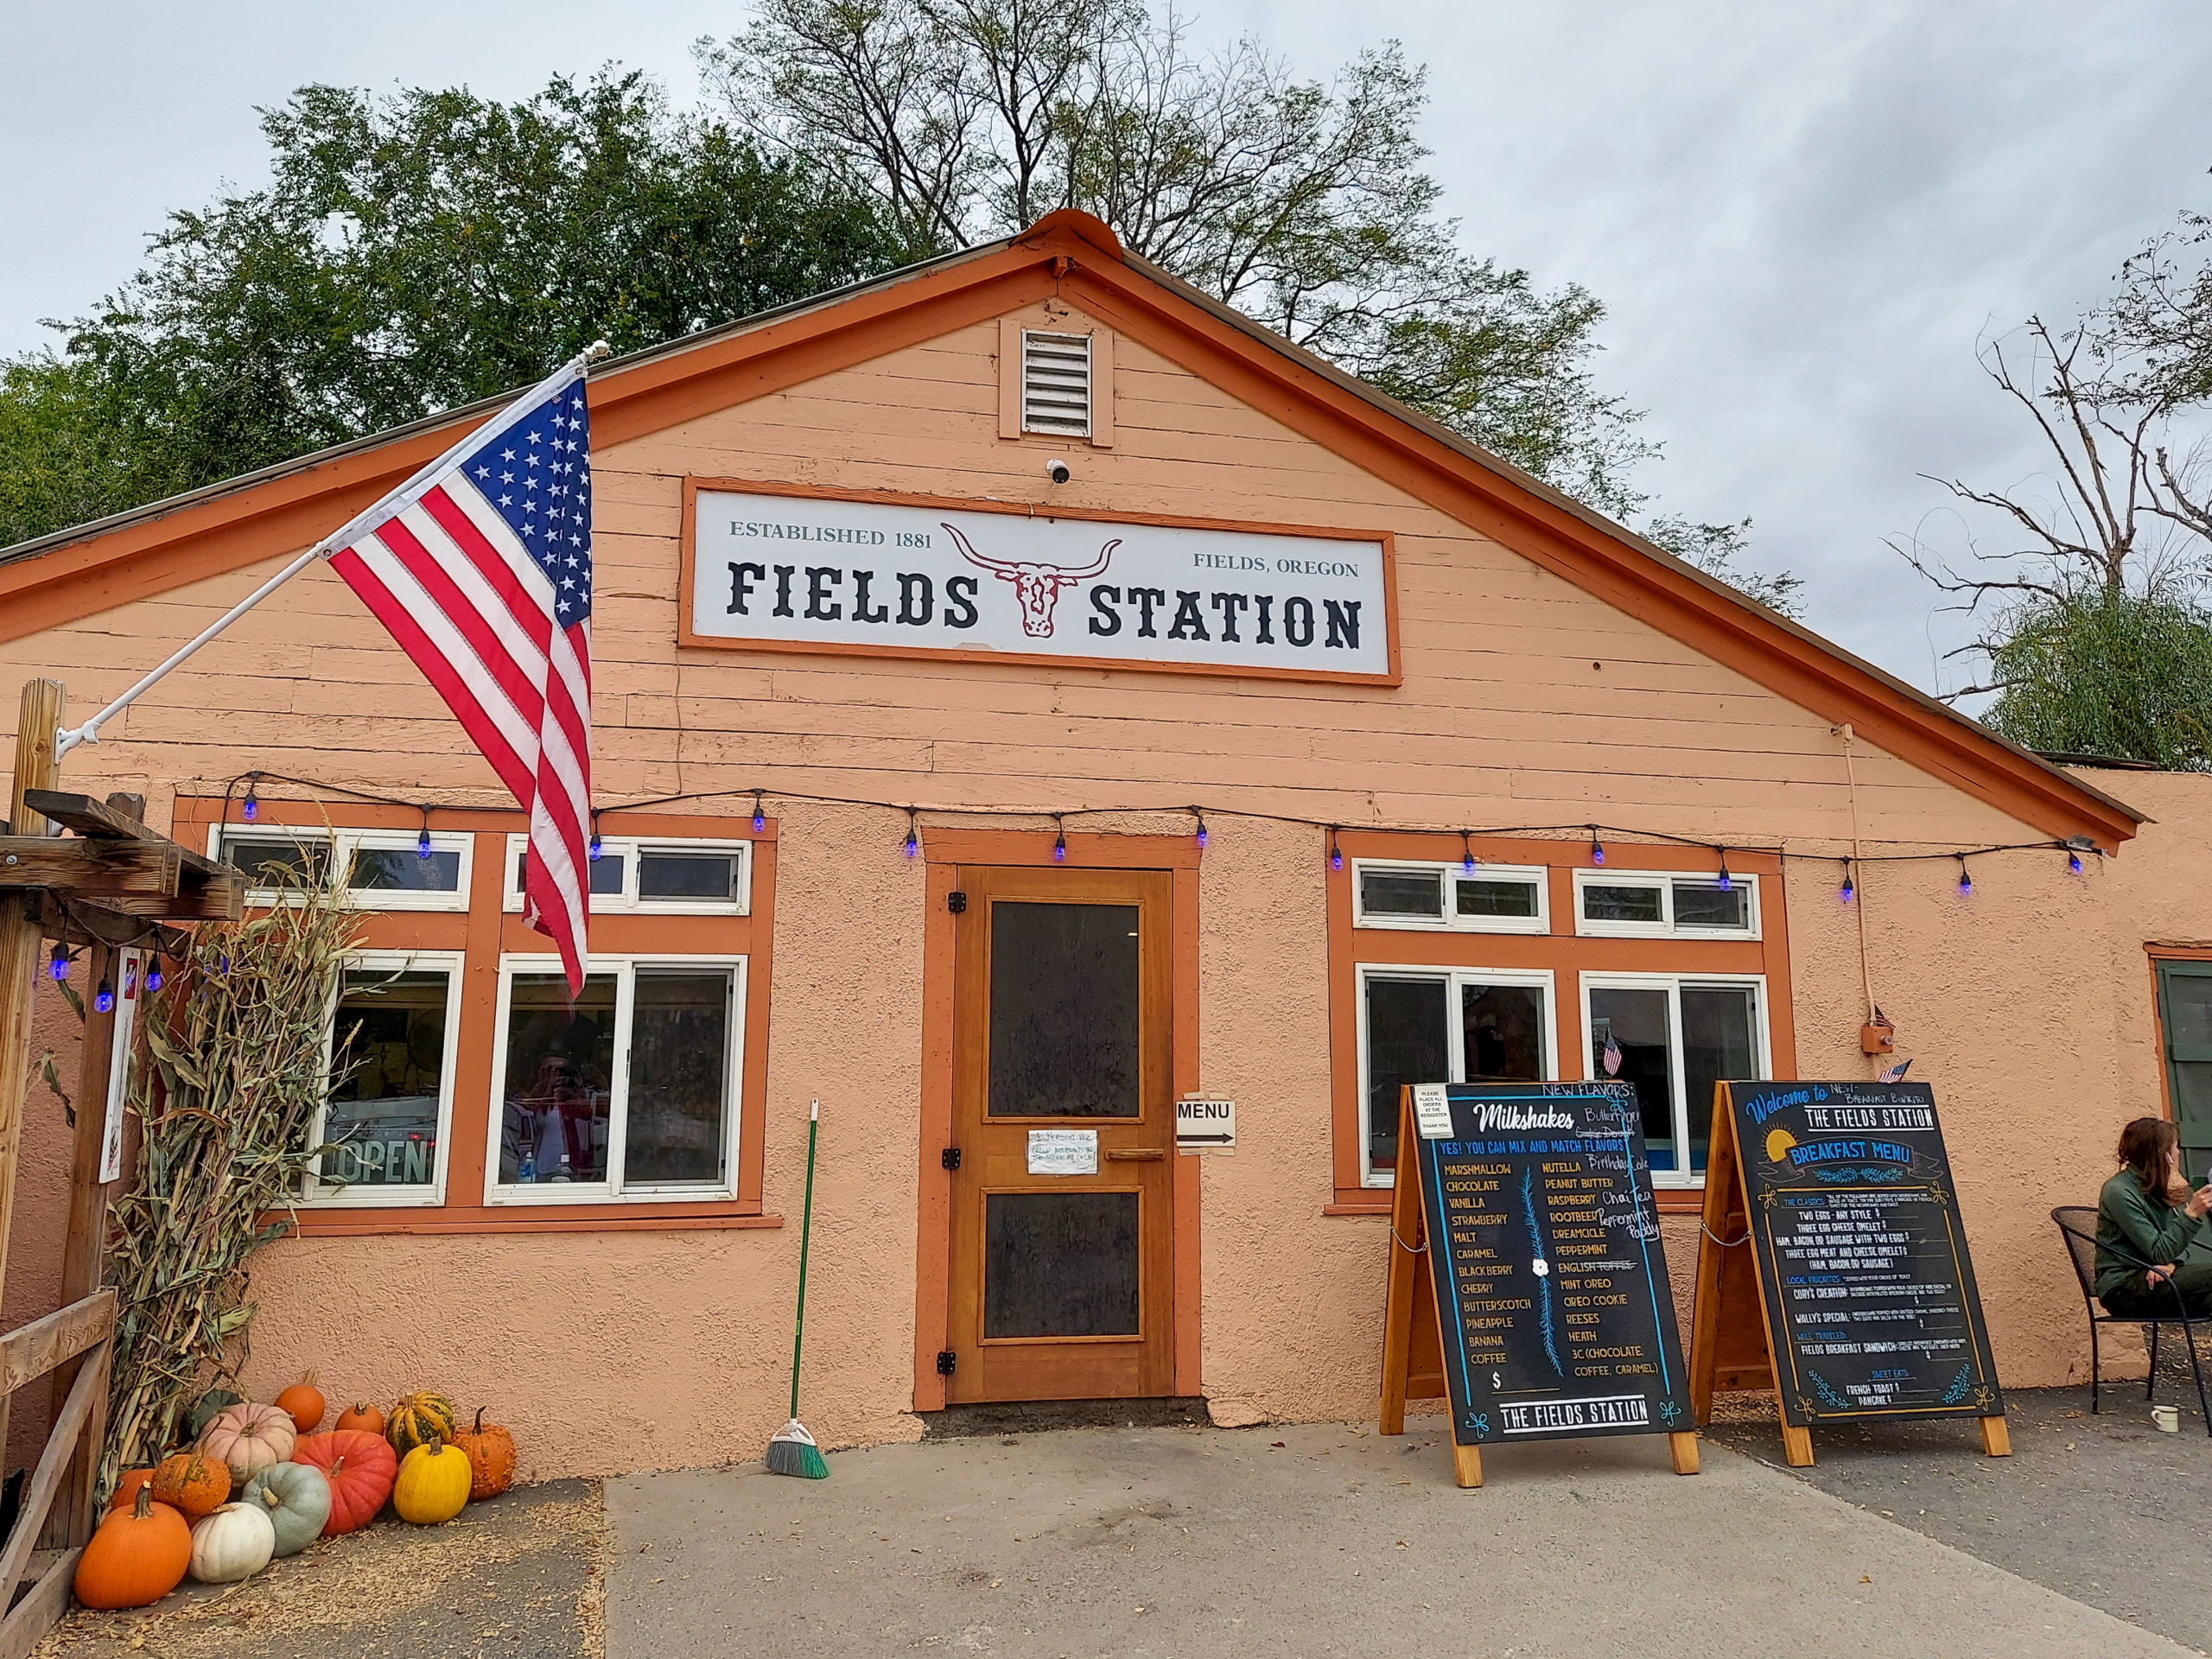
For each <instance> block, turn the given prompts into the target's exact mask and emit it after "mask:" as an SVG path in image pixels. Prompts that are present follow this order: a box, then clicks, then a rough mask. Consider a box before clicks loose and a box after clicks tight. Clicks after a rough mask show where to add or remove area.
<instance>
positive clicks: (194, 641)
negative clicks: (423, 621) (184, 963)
mask: <svg viewBox="0 0 2212 1659" xmlns="http://www.w3.org/2000/svg"><path fill="white" fill-rule="evenodd" d="M612 350H613V347H612V346H609V345H608V344H607V342H606V341H605V340H594V341H593V342H592V343H591V344H590V346H587V347H586V348H585V349H584V350H583V351H581V352H579V353H576V355H575V356H574V357H572V358H570V359H569V360H568V361H567V362H566V363H563V365H561V366H560V367H559V368H557V369H556V370H554V371H553V372H552V373H550V374H549V375H547V376H546V377H545V378H543V380H541V381H539V382H538V383H537V385H534V386H532V387H531V389H530V390H529V391H525V392H524V393H523V394H522V396H521V397H518V398H516V399H515V400H514V401H513V402H512V403H511V404H508V405H507V406H506V407H505V409H503V410H500V411H499V413H498V414H497V415H494V416H492V418H491V419H490V420H488V421H485V422H483V423H480V424H479V425H476V426H473V427H471V428H470V429H468V434H467V436H465V437H464V438H462V439H461V442H458V443H456V444H454V446H453V448H450V449H448V450H447V451H446V452H445V454H442V455H440V456H439V457H438V458H437V459H436V460H435V461H432V462H431V463H430V464H429V466H428V467H423V468H422V469H421V470H420V471H418V472H416V473H415V474H413V475H412V476H411V477H410V478H409V479H408V480H407V481H406V482H405V483H404V484H402V485H401V486H399V487H398V488H397V489H395V490H392V491H391V492H390V493H387V494H385V495H384V496H382V497H380V498H379V499H378V500H377V502H376V503H375V505H372V506H371V507H369V508H368V509H367V510H365V512H357V513H355V514H354V515H353V517H352V518H349V519H347V520H346V522H345V523H344V524H341V525H340V526H339V527H338V528H337V529H336V530H334V531H332V532H331V533H330V534H329V535H327V536H326V537H323V538H322V539H321V541H319V542H317V543H315V545H314V546H313V547H311V548H309V549H308V550H307V551H306V552H304V553H302V554H301V555H300V556H299V557H297V558H296V559H294V560H293V561H292V562H291V563H289V564H288V565H286V566H285V567H284V568H283V569H282V570H279V571H278V572H277V574H276V575H273V576H271V577H270V578H269V580H268V581H266V582H263V583H262V584H261V586H260V587H258V588H255V589H254V590H253V591H252V592H251V593H250V594H247V595H246V596H245V598H244V599H242V600H240V601H238V603H237V604H235V605H233V606H232V607H231V608H230V609H229V610H227V611H226V612H224V613H223V614H222V615H221V616H219V617H218V618H217V619H216V620H214V621H213V622H211V623H209V624H208V625H207V626H206V627H204V628H202V629H201V630H200V632H198V633H196V634H194V636H193V637H192V638H191V639H189V640H188V641H187V642H186V643H185V644H184V645H181V646H180V647H179V648H178V649H177V650H176V651H175V652H172V653H171V654H170V656H169V657H168V659H167V660H166V661H165V662H163V663H162V664H161V666H159V667H158V668H156V669H155V670H154V671H152V672H151V673H149V674H148V675H147V676H146V677H144V678H143V679H142V680H140V681H139V682H138V683H137V684H136V685H134V686H132V687H131V688H130V690H128V691H125V692H124V694H123V695H122V696H119V697H118V698H117V699H116V700H115V701H114V702H111V703H110V704H108V706H107V707H106V708H105V709H101V710H100V711H99V713H98V714H97V715H93V716H92V718H91V719H90V720H88V721H86V722H85V723H84V724H83V725H81V726H78V727H74V728H72V727H66V726H65V727H63V728H61V730H60V732H59V733H57V734H55V737H54V759H55V760H60V758H61V757H62V756H63V755H65V754H67V753H69V751H70V750H72V749H73V748H75V747H77V745H79V743H97V742H99V741H100V727H101V726H102V725H103V724H105V722H106V721H108V720H110V719H111V718H112V717H113V716H115V715H118V714H120V713H121V712H122V711H123V710H124V709H127V708H129V707H130V704H132V703H134V702H137V700H138V699H139V698H140V697H142V696H144V695H145V694H146V693H147V692H149V691H150V690H153V689H154V687H155V686H156V685H158V684H160V683H161V682H162V680H164V679H166V678H167V677H168V674H169V672H170V671H171V670H173V669H175V667H177V666H178V665H179V664H181V663H182V662H184V661H185V659H186V658H189V657H190V656H191V655H192V654H193V652H196V651H198V650H199V649H200V646H202V645H206V644H207V642H208V641H209V640H210V639H213V638H214V637H215V636H216V635H217V634H219V633H220V632H222V631H223V630H224V629H225V628H227V627H229V626H231V624H232V623H233V622H235V621H237V620H238V618H240V617H242V616H244V615H245V613H247V612H248V611H250V610H251V609H252V608H253V607H255V606H257V605H258V604H260V603H261V601H263V600H264V599H266V598H268V597H269V595H270V594H273V593H275V592H276V591H277V589H278V588H282V587H283V585H284V584H285V583H286V582H289V581H290V580H291V579H292V578H293V577H294V576H296V575H299V574H300V572H301V571H302V570H304V569H307V568H308V566H309V565H310V564H313V563H315V561H316V560H317V559H319V558H321V557H322V556H323V555H324V554H326V553H328V552H329V551H331V550H332V549H334V548H340V547H346V546H348V545H350V544H351V543H352V542H353V537H355V535H357V534H358V533H359V531H360V530H361V528H362V526H363V525H365V524H369V523H371V522H372V521H374V520H376V519H378V518H384V517H385V516H387V515H389V514H391V513H392V512H397V511H399V510H401V509H404V507H405V506H407V505H409V503H410V498H411V497H419V496H420V495H421V494H422V493H423V491H425V490H427V489H429V487H430V486H431V484H432V483H433V482H434V481H435V480H437V479H438V478H440V477H442V475H443V474H444V473H445V470H446V468H447V467H448V466H449V465H450V464H451V463H452V462H453V461H455V460H457V459H459V458H460V457H461V455H463V454H467V452H468V450H469V448H471V447H472V446H473V445H474V443H475V442H476V441H477V439H478V438H480V437H481V436H482V435H483V434H484V433H485V432H486V430H488V429H490V428H492V427H494V426H497V425H498V424H499V423H500V422H502V421H504V420H506V419H507V418H508V417H510V416H513V415H515V414H517V413H518V412H519V411H521V410H524V409H529V408H531V407H533V406H534V405H536V404H538V403H539V402H541V401H543V398H544V397H545V396H546V395H547V394H548V393H549V392H550V391H553V390H554V389H555V388H556V387H557V386H559V385H563V384H564V383H565V382H567V381H568V380H569V379H570V378H573V377H575V376H576V375H579V374H582V373H583V372H585V371H586V370H587V369H588V368H589V367H590V365H592V364H593V363H594V362H596V361H597V360H598V359H601V358H602V357H604V356H606V355H607V353H608V352H610V351H612Z"/></svg>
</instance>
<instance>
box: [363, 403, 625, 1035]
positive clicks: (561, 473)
mask: <svg viewBox="0 0 2212 1659" xmlns="http://www.w3.org/2000/svg"><path fill="white" fill-rule="evenodd" d="M582 361H583V360H582V359H578V360H577V361H576V362H574V363H571V364H569V365H568V366H567V367H566V368H565V369H564V370H563V372H561V373H559V374H556V375H555V376H554V377H552V378H550V379H548V380H546V381H544V382H542V383H540V384H539V385H537V386H535V387H533V388H532V389H531V391H529V392H527V393H525V394H524V396H523V397H522V398H520V399H519V400H518V401H517V402H516V403H515V404H512V405H511V406H510V407H509V408H508V409H507V410H505V413H503V414H501V415H499V416H498V417H497V418H495V419H494V420H493V421H492V422H491V423H488V424H487V425H486V426H485V427H484V428H483V429H481V430H480V431H478V432H476V433H475V434H474V435H471V436H470V437H468V438H467V439H466V440H464V441H463V442H461V445H460V446H459V447H457V448H454V449H453V450H450V451H448V453H447V454H446V455H445V457H444V458H443V459H442V460H441V461H437V462H435V463H434V464H433V465H432V466H430V467H429V468H427V469H426V470H424V471H423V473H422V474H419V475H418V476H416V478H414V479H413V480H410V481H409V483H408V484H407V485H406V486H404V488H402V489H401V490H400V491H399V492H398V493H397V494H396V495H395V496H393V497H391V498H390V499H387V500H386V501H385V503H383V504H381V505H379V506H378V508H376V509H374V510H373V511H372V513H371V514H370V516H369V517H368V518H365V519H363V520H362V521H360V522H359V523H358V524H353V525H349V526H348V527H347V529H346V531H341V532H340V534H341V535H345V536H347V537H350V539H348V540H347V542H346V544H345V545H344V546H343V547H341V548H340V549H339V550H337V551H335V552H334V553H333V554H331V556H330V563H331V566H332V568H333V569H335V570H336V571H337V572H338V574H339V575H341V576H343V577H344V578H345V579H346V585H347V586H348V587H350V588H353V591H354V592H355V593H356V594H359V595H360V596H361V600H362V602H363V603H365V604H366V605H367V606H368V607H369V608H370V609H371V610H372V611H373V612H375V613H376V614H377V618H378V620H379V621H381V622H382V623H383V624H384V625H385V627H387V628H389V629H390V630H391V635H392V638H393V639H397V641H398V642H399V645H400V646H401V648H402V649H403V650H404V651H405V652H407V654H408V656H409V657H410V658H413V659H414V662H415V664H416V667H418V668H420V669H421V670H422V671H423V673H424V675H426V676H427V677H429V682H430V683H431V684H432V685H434V686H435V687H436V688H437V690H438V694H439V695H440V696H442V697H443V698H444V699H445V700H446V706H447V707H448V708H449V709H452V710H453V712H454V717H455V718H457V719H458V720H459V721H461V725H462V726H463V727H464V728H466V729H467V733H468V735H469V736H470V738H471V739H473V740H474V742H475V744H476V747H478V748H479V749H480V750H481V751H482V752H483V754H484V758H485V759H486V760H488V761H490V762H491V763H492V769H493V771H494V772H497V773H499V781H500V782H502V783H504V784H505V785H506V786H507V787H508V789H510V790H512V791H513V793H514V798H515V799H516V800H517V801H518V802H519V803H521V804H522V808H523V810H524V811H525V812H526V813H528V814H529V816H530V856H529V858H528V859H527V860H525V861H524V862H525V864H526V866H527V868H528V874H527V875H526V876H525V877H524V891H523V913H524V919H526V920H527V921H528V922H529V924H530V925H531V926H532V927H533V928H535V929H537V931H539V932H541V933H543V934H545V935H547V936H548V937H550V938H551V939H552V940H553V942H554V944H556V946H558V947H559V950H560V952H561V962H562V965H563V967H564V968H566V969H568V975H569V989H570V991H571V992H572V993H574V992H580V991H581V990H582V988H583V980H584V968H583V962H584V951H585V948H586V947H585V943H584V930H585V925H586V922H587V919H588V916H589V913H590V900H589V898H588V889H589V887H590V882H589V880H588V879H587V877H586V875H585V874H584V868H585V842H586V839H587V837H588V835H589V834H590V824H591V416H590V413H589V411H588V410H587V409H586V408H585V407H584V385H583V373H582Z"/></svg>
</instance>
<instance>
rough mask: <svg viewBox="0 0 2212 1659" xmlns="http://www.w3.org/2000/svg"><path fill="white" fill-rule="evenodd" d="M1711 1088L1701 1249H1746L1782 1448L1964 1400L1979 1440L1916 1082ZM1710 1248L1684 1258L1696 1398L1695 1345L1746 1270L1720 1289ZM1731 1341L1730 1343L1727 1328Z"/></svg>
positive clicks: (1949, 1227)
mask: <svg viewBox="0 0 2212 1659" xmlns="http://www.w3.org/2000/svg"><path fill="white" fill-rule="evenodd" d="M1716 1092H1717V1094H1718V1096H1719V1098H1718V1099H1717V1100H1716V1101H1715V1103H1714V1112H1713V1117H1714V1125H1713V1128H1714V1138H1713V1154H1712V1157H1713V1169H1712V1179H1711V1181H1710V1183H1709V1184H1708V1188H1707V1228H1708V1236H1707V1243H1705V1244H1704V1246H1703V1249H1702V1250H1701V1257H1713V1256H1715V1255H1717V1253H1718V1252H1719V1251H1720V1250H1722V1249H1732V1250H1734V1251H1735V1253H1737V1254H1741V1253H1742V1252H1743V1251H1744V1250H1748V1251H1749V1253H1750V1256H1751V1263H1750V1265H1751V1269H1752V1273H1751V1275H1750V1276H1751V1277H1754V1278H1755V1279H1756V1281H1757V1285H1758V1313H1759V1314H1760V1315H1761V1316H1762V1318H1763V1319H1764V1325H1765V1338H1766V1341H1765V1346H1766V1349H1767V1352H1768V1355H1769V1356H1770V1364H1771V1377H1772V1386H1773V1388H1774V1389H1775V1392H1776V1394H1777V1406H1778V1408H1779V1410H1780V1413H1781V1416H1782V1421H1783V1424H1784V1426H1785V1427H1784V1431H1783V1434H1784V1440H1785V1443H1786V1446H1787V1448H1788V1450H1789V1456H1790V1460H1791V1461H1792V1462H1793V1463H1795V1462H1798V1461H1800V1459H1801V1454H1802V1461H1805V1462H1810V1461H1811V1457H1812V1452H1811V1445H1810V1440H1809V1438H1808V1437H1807V1436H1806V1435H1805V1433H1804V1431H1805V1430H1806V1429H1807V1428H1808V1427H1811V1426H1814V1425H1818V1424H1821V1423H1826V1422H1832V1421H1841V1420H1846V1419H1856V1420H1865V1419H1867V1418H1912V1417H1978V1418H1981V1419H1983V1420H1984V1423H1985V1427H1984V1436H1985V1440H1988V1439H1989V1438H1990V1437H1991V1433H1992V1431H1991V1429H1990V1427H1989V1425H1990V1424H1991V1423H1994V1425H1995V1436H1994V1438H1995V1440H1997V1441H1998V1442H1999V1445H2001V1444H2002V1442H2003V1440H2004V1435H2003V1433H2002V1430H2003V1415H2004V1410H2005V1406H2004V1399H2003V1395H2001V1393H2000V1392H1999V1389H1998V1385H1997V1373H1996V1368H1995V1366H1994V1365H1993V1363H1992V1362H1991V1359H1990V1354H1989V1335H1988V1332H1987V1330H1986V1328H1985V1326H1984V1325H1983V1323H1982V1317H1981V1300H1980V1295H1979V1294H1977V1292H1976V1290H1975V1288H1974V1263H1973V1261H1972V1259H1971V1257H1970V1256H1969V1255H1968V1254H1967V1242H1966V1234H1965V1230H1964V1229H1963V1228H1962V1227H1961V1224H1960V1221H1959V1205H1958V1195H1957V1193H1956V1192H1955V1190H1954V1188H1953V1186H1952V1183H1951V1165H1950V1160H1949V1158H1948V1155H1947V1154H1946V1153H1945V1151H1944V1147H1943V1134H1942V1128H1941V1126H1940V1125H1939V1124H1938V1123H1937V1122H1936V1097H1935V1092H1934V1090H1931V1089H1930V1088H1929V1086H1928V1085H1927V1084H1916V1083H1892V1084H1882V1083H1724V1084H1720V1085H1719V1089H1718V1090H1717V1091H1716ZM1713 1235H1718V1236H1719V1243H1715V1242H1713ZM1712 1265H1713V1271H1712V1272H1711V1274H1708V1273H1707V1268H1706V1265H1705V1262H1703V1261H1702V1260H1701V1262H1700V1274H1699V1294H1700V1319H1699V1329H1698V1340H1697V1342H1696V1344H1694V1351H1693V1354H1692V1359H1693V1362H1694V1365H1695V1366H1696V1367H1697V1368H1698V1371H1699V1377H1700V1384H1699V1387H1698V1389H1697V1394H1698V1396H1699V1406H1700V1410H1703V1409H1704V1408H1705V1405H1706V1399H1705V1396H1706V1395H1707V1392H1708V1384H1709V1381H1710V1379H1709V1378H1708V1377H1707V1371H1708V1370H1710V1369H1711V1368H1712V1365H1713V1362H1712V1361H1711V1360H1709V1359H1708V1358H1707V1349H1708V1344H1716V1345H1720V1346H1725V1345H1726V1337H1727V1333H1726V1332H1725V1331H1724V1330H1723V1329H1722V1328H1721V1327H1722V1326H1723V1325H1726V1324H1735V1325H1738V1326H1741V1325H1743V1324H1744V1323H1745V1321H1746V1320H1747V1319H1748V1317H1749V1314H1750V1312H1751V1310H1750V1309H1749V1308H1748V1307H1745V1306H1742V1304H1743V1303H1745V1302H1746V1301H1748V1300H1750V1299H1749V1298H1748V1297H1747V1296H1746V1295H1745V1292H1746V1291H1748V1290H1749V1288H1750V1286H1749V1284H1748V1283H1747V1282H1746V1275H1745V1274H1743V1273H1742V1271H1741V1269H1740V1268H1738V1270H1737V1271H1736V1272H1735V1273H1734V1274H1732V1275H1730V1277H1731V1278H1732V1281H1733V1282H1734V1285H1735V1287H1736V1288H1735V1289H1734V1291H1733V1293H1732V1294H1731V1292H1730V1290H1729V1287H1728V1286H1727V1285H1726V1284H1724V1283H1722V1282H1721V1269H1722V1268H1723V1267H1724V1266H1725V1265H1726V1264H1724V1263H1721V1262H1718V1261H1715V1262H1713V1264H1712ZM1709 1279H1710V1281H1711V1283H1712V1287H1713V1289H1712V1293H1711V1294H1712V1306H1711V1307H1710V1308H1709V1309H1708V1308H1707V1306H1704V1305H1703V1302H1704V1299H1705V1298H1706V1296H1707V1294H1708V1292H1707V1284H1708V1280H1709ZM1732 1303H1733V1304H1735V1306H1731V1304H1732ZM1736 1346H1737V1348H1738V1352H1739V1354H1740V1353H1741V1352H1743V1351H1745V1350H1746V1349H1747V1347H1748V1344H1745V1343H1744V1342H1743V1341H1742V1340H1741V1338H1740V1336H1739V1337H1738V1340H1737V1342H1736ZM1724 1369H1726V1368H1725V1367H1724ZM1754 1385H1755V1386H1765V1385H1766V1384H1765V1383H1764V1380H1763V1379H1762V1380H1759V1381H1758V1383H1755V1384H1754ZM1719 1386H1722V1387H1731V1386H1737V1387H1740V1386H1745V1379H1743V1378H1741V1377H1738V1378H1737V1379H1735V1380H1734V1381H1730V1380H1728V1379H1726V1378H1724V1379H1722V1381H1721V1382H1720V1384H1719ZM1792 1430H1794V1431H1796V1432H1795V1433H1794V1434H1793V1433H1791V1431H1792ZM1997 1449H1998V1447H1997V1446H1993V1447H1992V1450H1993V1451H1995V1450H1997Z"/></svg>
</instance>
